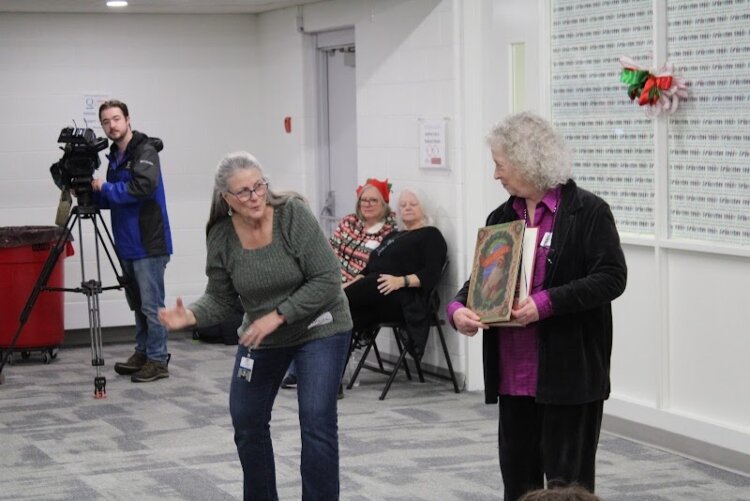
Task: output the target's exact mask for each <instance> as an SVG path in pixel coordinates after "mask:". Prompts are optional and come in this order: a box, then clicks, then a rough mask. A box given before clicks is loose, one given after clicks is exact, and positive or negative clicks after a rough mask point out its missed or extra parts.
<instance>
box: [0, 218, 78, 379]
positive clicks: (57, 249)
mask: <svg viewBox="0 0 750 501" xmlns="http://www.w3.org/2000/svg"><path fill="white" fill-rule="evenodd" d="M76 221H78V215H77V214H72V213H71V214H70V216H68V221H67V222H66V223H65V232H64V233H63V234H61V235H60V237H59V238H58V239H57V241H56V242H55V244H54V245H53V246H52V249H50V252H49V256H48V257H47V260H46V261H45V262H44V265H43V266H42V271H41V273H39V277H38V278H37V279H36V283H35V284H34V288H33V289H31V294H29V298H28V299H27V300H26V305H24V307H23V309H22V310H21V315H20V316H19V318H18V328H16V332H15V333H14V334H13V337H12V338H11V340H10V344H9V345H8V347H7V350H6V351H5V355H4V356H2V357H0V374H1V373H2V372H3V368H4V367H5V364H6V363H7V362H8V359H9V358H10V357H11V356H12V353H13V348H14V347H15V346H16V343H17V342H18V338H19V337H20V336H21V332H22V331H23V327H24V325H26V322H27V321H28V319H29V315H30V314H31V309H32V308H33V307H34V304H36V300H37V299H38V298H39V293H40V292H41V291H43V290H44V289H45V287H46V286H47V281H48V280H49V277H50V275H52V271H53V270H54V269H55V266H56V265H57V260H58V259H59V257H60V255H61V254H62V252H63V250H65V246H66V245H67V243H68V240H69V239H70V235H71V231H72V230H73V226H74V225H75V223H76ZM0 384H1V383H0Z"/></svg>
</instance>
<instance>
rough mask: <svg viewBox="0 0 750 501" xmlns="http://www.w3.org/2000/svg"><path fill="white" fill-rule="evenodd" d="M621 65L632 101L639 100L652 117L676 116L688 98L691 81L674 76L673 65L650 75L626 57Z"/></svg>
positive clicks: (623, 81)
mask: <svg viewBox="0 0 750 501" xmlns="http://www.w3.org/2000/svg"><path fill="white" fill-rule="evenodd" d="M620 65H621V66H622V72H621V73H620V82H622V83H625V84H628V97H629V98H630V100H631V101H635V100H636V99H638V104H639V105H640V106H645V107H646V108H645V109H644V111H645V113H646V115H647V116H649V117H656V116H658V115H659V114H660V113H661V112H662V111H666V112H667V113H674V112H675V111H677V107H678V105H679V104H680V99H686V98H687V95H688V92H687V81H686V80H685V79H684V78H682V77H678V76H676V75H674V74H673V71H674V66H673V65H672V63H666V64H665V65H664V66H662V67H661V68H659V70H657V71H650V70H647V69H646V68H642V67H640V66H638V65H637V64H635V61H633V60H632V59H631V58H629V57H626V56H623V57H621V58H620Z"/></svg>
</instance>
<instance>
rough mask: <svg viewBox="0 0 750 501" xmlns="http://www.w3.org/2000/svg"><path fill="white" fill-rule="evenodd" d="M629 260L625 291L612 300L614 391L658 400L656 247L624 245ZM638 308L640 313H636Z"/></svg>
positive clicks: (649, 402) (651, 401)
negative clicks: (655, 294) (655, 295)
mask: <svg viewBox="0 0 750 501" xmlns="http://www.w3.org/2000/svg"><path fill="white" fill-rule="evenodd" d="M624 251H625V258H626V260H627V264H628V285H627V288H626V289H625V293H624V294H623V295H622V296H620V297H619V298H618V299H617V300H616V301H615V302H614V303H613V304H612V317H613V322H614V335H613V336H614V337H613V343H612V344H613V346H612V370H611V380H612V395H613V396H624V397H625V398H627V399H629V400H633V401H637V402H641V403H643V404H644V405H650V406H656V405H657V404H658V401H659V380H660V379H659V378H660V364H661V359H660V353H661V338H660V336H659V334H658V332H659V331H658V328H657V326H658V325H659V307H658V303H657V302H656V301H655V298H654V291H655V290H656V288H657V287H658V280H657V274H656V260H655V258H654V250H653V249H652V248H650V247H638V246H629V245H625V246H624ZM634 312H637V314H634Z"/></svg>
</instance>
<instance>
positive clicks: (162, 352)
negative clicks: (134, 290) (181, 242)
mask: <svg viewBox="0 0 750 501" xmlns="http://www.w3.org/2000/svg"><path fill="white" fill-rule="evenodd" d="M168 262H169V256H154V257H146V258H143V259H135V260H130V259H123V261H122V270H123V272H124V273H125V275H126V276H127V277H128V278H129V279H130V280H133V281H134V282H135V284H136V286H137V287H138V292H139V294H140V303H141V305H140V309H138V310H136V311H135V349H136V351H140V352H141V353H145V354H146V357H147V358H148V359H150V360H158V361H160V362H166V360H167V329H166V328H164V326H163V325H162V324H161V323H160V322H159V317H158V312H159V308H164V270H166V268H167V263H168Z"/></svg>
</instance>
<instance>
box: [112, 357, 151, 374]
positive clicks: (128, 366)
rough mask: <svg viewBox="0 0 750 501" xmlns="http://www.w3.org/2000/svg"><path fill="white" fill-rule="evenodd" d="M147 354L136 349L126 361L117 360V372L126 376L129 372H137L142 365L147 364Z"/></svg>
mask: <svg viewBox="0 0 750 501" xmlns="http://www.w3.org/2000/svg"><path fill="white" fill-rule="evenodd" d="M146 360H147V359H146V354H145V353H143V352H142V351H135V352H134V353H133V354H132V355H130V358H128V360H127V361H126V362H117V363H116V364H115V372H116V373H118V374H120V375H122V376H126V375H128V374H135V373H136V372H138V371H139V370H141V367H143V366H144V365H146Z"/></svg>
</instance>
